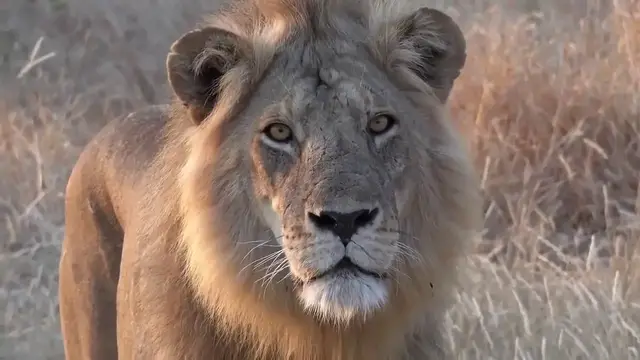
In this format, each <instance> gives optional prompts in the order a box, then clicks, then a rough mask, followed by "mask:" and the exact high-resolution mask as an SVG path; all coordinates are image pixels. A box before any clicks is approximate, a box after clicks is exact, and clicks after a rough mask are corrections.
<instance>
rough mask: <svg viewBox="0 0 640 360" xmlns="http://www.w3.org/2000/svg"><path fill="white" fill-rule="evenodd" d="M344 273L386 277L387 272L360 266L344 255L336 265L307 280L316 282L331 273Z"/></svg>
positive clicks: (378, 277) (379, 277)
mask: <svg viewBox="0 0 640 360" xmlns="http://www.w3.org/2000/svg"><path fill="white" fill-rule="evenodd" d="M342 274H362V275H369V276H371V277H373V278H376V279H384V278H385V274H380V273H376V272H373V271H369V270H367V269H363V268H362V267H360V266H358V264H355V263H354V262H353V261H351V259H349V258H348V257H344V258H342V260H340V261H339V262H338V263H337V264H336V265H335V266H333V267H332V268H330V269H329V270H327V271H325V272H323V273H320V274H318V275H315V276H313V277H311V278H310V279H309V280H307V282H308V283H310V282H314V281H316V280H318V279H321V278H323V277H326V276H329V275H342Z"/></svg>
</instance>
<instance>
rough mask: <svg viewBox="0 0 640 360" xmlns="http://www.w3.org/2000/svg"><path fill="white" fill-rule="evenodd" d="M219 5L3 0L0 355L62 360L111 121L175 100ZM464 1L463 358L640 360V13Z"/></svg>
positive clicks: (569, 2)
mask: <svg viewBox="0 0 640 360" xmlns="http://www.w3.org/2000/svg"><path fill="white" fill-rule="evenodd" d="M205 3H213V1H209V2H208V1H201V2H197V1H193V2H190V5H189V6H188V9H184V8H183V6H184V5H183V4H184V2H180V1H176V0H171V1H168V0H167V1H161V2H158V1H152V0H136V1H134V2H129V1H127V0H104V1H100V0H30V1H26V0H20V1H5V2H0V84H2V85H1V86H0V94H1V97H0V169H1V173H2V176H0V222H2V226H0V309H4V311H2V312H1V313H0V316H1V317H0V359H61V358H62V347H61V343H60V335H59V330H58V327H59V323H58V319H57V294H56V293H57V287H56V286H57V274H56V273H57V262H58V256H59V243H60V239H61V237H62V233H63V211H62V210H63V209H62V195H63V194H62V192H63V191H64V186H65V183H66V179H67V176H68V174H69V171H70V169H71V167H72V166H73V163H74V160H75V159H76V157H77V155H78V153H79V151H80V150H81V148H82V146H83V145H84V144H85V143H86V141H87V140H88V139H89V137H90V136H91V135H93V134H94V133H95V132H96V131H97V130H98V129H99V128H100V127H101V126H102V125H103V124H104V122H105V121H107V120H108V119H109V118H110V117H112V116H114V115H119V114H122V113H124V112H126V111H129V110H131V109H133V108H134V107H136V106H139V105H141V104H145V103H149V102H160V101H162V100H163V99H165V97H166V95H167V88H166V85H165V83H166V82H165V77H164V68H163V64H164V56H165V53H166V51H167V49H168V46H169V44H170V42H171V41H172V40H173V39H175V38H176V37H177V36H178V35H179V34H180V33H181V32H182V31H184V30H186V29H187V28H188V27H189V26H190V25H191V24H192V23H193V22H194V21H196V20H197V19H198V14H200V13H201V12H202V11H203V10H211V9H213V8H214V6H213V5H211V4H209V5H208V6H203V5H202V4H205ZM432 3H434V2H432ZM489 3H490V4H494V5H496V6H497V5H500V7H499V8H497V7H496V8H489V7H487V4H489ZM447 4H448V5H450V6H451V7H450V8H445V10H448V12H449V13H450V14H454V15H455V14H457V16H458V18H459V20H460V22H461V23H462V24H464V27H465V31H466V33H467V36H468V42H469V61H468V64H467V67H466V69H465V72H464V73H463V75H462V78H461V80H460V81H459V82H458V84H457V85H456V87H455V90H454V94H453V97H452V104H451V107H452V111H453V113H454V114H455V115H456V119H457V120H456V121H457V122H458V124H459V125H460V128H461V129H462V130H463V131H465V133H467V134H468V136H469V139H470V143H471V149H472V151H473V154H474V156H475V158H476V160H477V164H478V170H479V171H480V173H481V174H482V184H483V189H484V191H485V194H486V218H487V225H486V234H485V236H484V240H483V241H481V242H479V243H478V255H475V256H474V257H473V258H472V262H471V264H470V266H469V277H468V278H467V279H465V283H464V284H465V286H464V287H463V288H462V289H461V290H460V293H459V294H458V297H457V302H456V304H454V307H453V309H452V311H451V312H450V316H449V323H450V327H449V328H450V330H449V331H450V339H451V346H452V347H454V348H455V349H457V350H458V351H459V354H460V355H459V358H460V359H559V360H560V359H616V360H617V359H639V358H640V256H639V255H640V251H638V250H636V246H635V244H636V243H637V241H638V237H639V235H640V226H638V225H639V220H640V218H639V217H638V215H637V212H638V206H639V205H640V198H639V196H640V194H639V193H638V186H639V185H640V184H639V180H638V179H640V137H639V134H640V1H638V0H619V1H613V2H612V1H606V0H592V1H591V0H565V1H562V2H553V1H549V0H547V1H542V0H500V1H498V2H495V1H494V2H490V1H486V2H485V1H482V0H474V1H462V0H459V1H448V2H447ZM452 4H454V5H452ZM437 5H442V4H437ZM438 7H440V8H443V7H442V6H438ZM34 24H39V25H34ZM40 37H43V41H41V42H40V43H39V44H40V46H39V48H38V49H36V50H37V51H33V50H34V47H36V44H38V39H39V38H40ZM25 64H26V65H25Z"/></svg>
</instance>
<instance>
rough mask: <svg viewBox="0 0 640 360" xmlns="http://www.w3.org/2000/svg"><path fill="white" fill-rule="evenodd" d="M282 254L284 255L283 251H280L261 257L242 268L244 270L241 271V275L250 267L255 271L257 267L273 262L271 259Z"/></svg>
mask: <svg viewBox="0 0 640 360" xmlns="http://www.w3.org/2000/svg"><path fill="white" fill-rule="evenodd" d="M281 253H284V250H283V249H281V250H278V251H276V252H273V253H270V254H267V255H265V256H263V257H259V258H257V259H255V260H254V261H252V262H250V263H248V264H247V265H245V266H244V267H243V268H242V270H240V273H242V272H243V271H244V270H246V269H247V268H248V267H249V266H254V269H255V267H257V266H260V265H262V264H264V263H266V262H267V261H269V260H271V258H273V257H278V256H279V255H280V254H281Z"/></svg>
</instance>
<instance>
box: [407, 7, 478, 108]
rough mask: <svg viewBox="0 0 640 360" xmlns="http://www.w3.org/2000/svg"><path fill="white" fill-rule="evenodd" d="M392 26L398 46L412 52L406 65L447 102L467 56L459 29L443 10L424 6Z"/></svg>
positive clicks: (464, 42) (463, 39)
mask: <svg viewBox="0 0 640 360" xmlns="http://www.w3.org/2000/svg"><path fill="white" fill-rule="evenodd" d="M395 26H396V29H397V34H398V39H397V40H398V41H399V42H400V47H401V48H402V49H405V50H409V53H411V54H413V55H414V56H413V57H412V58H411V59H407V60H408V61H407V63H406V64H405V65H406V66H408V67H409V69H411V70H412V71H413V72H414V73H415V74H416V75H418V77H420V78H421V79H422V80H423V81H425V82H426V83H428V84H429V85H430V86H431V87H432V88H433V89H434V91H435V93H436V95H437V96H438V98H439V99H440V101H441V102H443V103H444V102H446V101H447V98H448V97H449V93H450V92H451V88H452V87H453V83H454V81H455V80H456V78H457V77H458V76H459V75H460V71H461V69H462V67H463V66H464V63H465V61H466V57H467V54H466V41H465V38H464V35H463V33H462V30H460V28H459V27H458V25H457V24H456V23H455V21H454V20H453V19H452V18H451V17H449V16H448V15H446V14H445V13H443V12H441V11H438V10H435V9H431V8H427V7H423V8H420V9H418V10H417V11H415V12H414V13H412V14H410V15H408V16H406V17H404V18H402V19H400V20H399V21H398V22H397V23H396V24H395ZM415 55H417V56H415ZM400 59H402V56H401V57H400Z"/></svg>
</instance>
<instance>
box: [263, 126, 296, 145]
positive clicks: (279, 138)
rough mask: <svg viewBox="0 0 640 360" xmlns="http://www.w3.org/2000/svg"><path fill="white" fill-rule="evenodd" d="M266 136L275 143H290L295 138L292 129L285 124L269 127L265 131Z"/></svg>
mask: <svg viewBox="0 0 640 360" xmlns="http://www.w3.org/2000/svg"><path fill="white" fill-rule="evenodd" d="M264 134H265V135H267V137H268V138H269V139H271V140H273V141H276V142H281V143H283V142H289V141H291V139H292V138H293V132H292V131H291V128H290V127H288V126H287V125H285V124H281V123H274V124H271V125H269V126H267V127H266V128H265V129H264Z"/></svg>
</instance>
